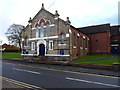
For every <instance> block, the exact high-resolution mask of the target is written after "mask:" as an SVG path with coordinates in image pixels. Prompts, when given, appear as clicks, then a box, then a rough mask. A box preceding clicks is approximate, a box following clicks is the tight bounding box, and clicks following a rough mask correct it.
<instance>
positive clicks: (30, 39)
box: [28, 36, 58, 41]
mask: <svg viewBox="0 0 120 90" xmlns="http://www.w3.org/2000/svg"><path fill="white" fill-rule="evenodd" d="M53 38H58V36H50V37H43V38H29V39H28V40H29V41H32V40H40V39H53Z"/></svg>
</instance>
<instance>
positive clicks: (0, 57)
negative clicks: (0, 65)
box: [0, 40, 2, 59]
mask: <svg viewBox="0 0 120 90" xmlns="http://www.w3.org/2000/svg"><path fill="white" fill-rule="evenodd" d="M0 59H2V40H0Z"/></svg>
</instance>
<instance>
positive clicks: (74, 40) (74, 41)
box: [73, 32, 76, 46]
mask: <svg viewBox="0 0 120 90" xmlns="http://www.w3.org/2000/svg"><path fill="white" fill-rule="evenodd" d="M73 43H74V44H73V45H74V46H76V33H75V32H74V39H73Z"/></svg>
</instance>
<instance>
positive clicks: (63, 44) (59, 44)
mask: <svg viewBox="0 0 120 90" xmlns="http://www.w3.org/2000/svg"><path fill="white" fill-rule="evenodd" d="M65 45H66V44H58V46H65Z"/></svg>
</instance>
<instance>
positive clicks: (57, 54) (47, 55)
mask: <svg viewBox="0 0 120 90" xmlns="http://www.w3.org/2000/svg"><path fill="white" fill-rule="evenodd" d="M21 55H22V56H38V55H37V54H21ZM45 56H70V55H61V54H45Z"/></svg>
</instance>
